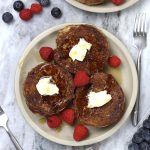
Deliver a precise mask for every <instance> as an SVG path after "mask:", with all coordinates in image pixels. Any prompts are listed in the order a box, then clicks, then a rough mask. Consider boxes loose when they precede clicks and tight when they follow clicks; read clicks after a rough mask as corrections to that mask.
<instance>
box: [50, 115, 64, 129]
mask: <svg viewBox="0 0 150 150" xmlns="http://www.w3.org/2000/svg"><path fill="white" fill-rule="evenodd" d="M61 123H62V120H61V119H60V118H59V117H58V116H55V115H53V116H51V117H49V118H48V119H47V124H48V126H49V127H50V128H58V127H59V126H60V125H61Z"/></svg>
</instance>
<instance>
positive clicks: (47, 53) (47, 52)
mask: <svg viewBox="0 0 150 150" xmlns="http://www.w3.org/2000/svg"><path fill="white" fill-rule="evenodd" d="M39 53H40V56H41V57H42V59H44V60H45V61H51V60H52V59H53V56H54V51H53V49H52V48H51V47H42V48H41V49H40V51H39Z"/></svg>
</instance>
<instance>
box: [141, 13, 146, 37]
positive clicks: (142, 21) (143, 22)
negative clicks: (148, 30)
mask: <svg viewBox="0 0 150 150" xmlns="http://www.w3.org/2000/svg"><path fill="white" fill-rule="evenodd" d="M144 24H145V17H144V13H143V14H141V28H140V33H141V36H144Z"/></svg>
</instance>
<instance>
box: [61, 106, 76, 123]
mask: <svg viewBox="0 0 150 150" xmlns="http://www.w3.org/2000/svg"><path fill="white" fill-rule="evenodd" d="M61 118H62V120H64V121H65V122H66V123H68V124H70V125H72V124H73V123H74V120H75V110H74V109H72V108H69V109H65V110H64V111H63V112H62V113H61Z"/></svg>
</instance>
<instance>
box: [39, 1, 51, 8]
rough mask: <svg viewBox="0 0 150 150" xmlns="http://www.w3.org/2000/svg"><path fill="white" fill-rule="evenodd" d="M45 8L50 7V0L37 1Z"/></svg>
mask: <svg viewBox="0 0 150 150" xmlns="http://www.w3.org/2000/svg"><path fill="white" fill-rule="evenodd" d="M37 1H38V2H39V3H40V4H41V5H42V6H43V7H47V6H49V5H50V0H37Z"/></svg>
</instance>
